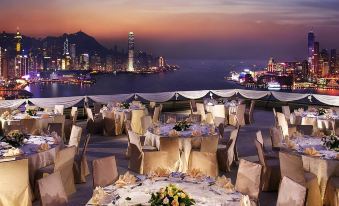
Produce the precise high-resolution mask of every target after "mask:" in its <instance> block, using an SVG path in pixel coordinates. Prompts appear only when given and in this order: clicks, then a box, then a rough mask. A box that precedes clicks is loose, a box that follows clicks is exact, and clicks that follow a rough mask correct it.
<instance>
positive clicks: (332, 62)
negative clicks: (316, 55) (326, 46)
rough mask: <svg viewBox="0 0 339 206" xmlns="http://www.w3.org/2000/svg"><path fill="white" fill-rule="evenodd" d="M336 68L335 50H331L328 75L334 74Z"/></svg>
mask: <svg viewBox="0 0 339 206" xmlns="http://www.w3.org/2000/svg"><path fill="white" fill-rule="evenodd" d="M336 66H337V50H336V49H331V58H330V74H335V73H336Z"/></svg>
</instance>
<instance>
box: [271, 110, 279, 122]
mask: <svg viewBox="0 0 339 206" xmlns="http://www.w3.org/2000/svg"><path fill="white" fill-rule="evenodd" d="M272 110H273V117H274V126H278V117H277V112H276V110H275V108H274V107H273V109H272Z"/></svg>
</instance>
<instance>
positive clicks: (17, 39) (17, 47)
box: [14, 27, 22, 55]
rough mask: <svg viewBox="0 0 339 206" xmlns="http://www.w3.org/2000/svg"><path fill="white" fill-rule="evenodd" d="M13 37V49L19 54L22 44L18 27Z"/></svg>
mask: <svg viewBox="0 0 339 206" xmlns="http://www.w3.org/2000/svg"><path fill="white" fill-rule="evenodd" d="M14 39H15V51H16V54H17V55H20V54H21V49H22V45H21V40H22V36H21V34H20V31H19V27H18V28H17V31H16V35H15V37H14Z"/></svg>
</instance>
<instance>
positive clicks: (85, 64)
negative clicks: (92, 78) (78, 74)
mask: <svg viewBox="0 0 339 206" xmlns="http://www.w3.org/2000/svg"><path fill="white" fill-rule="evenodd" d="M79 64H80V65H79V66H80V68H81V69H83V70H89V54H87V53H84V54H81V55H80V62H79Z"/></svg>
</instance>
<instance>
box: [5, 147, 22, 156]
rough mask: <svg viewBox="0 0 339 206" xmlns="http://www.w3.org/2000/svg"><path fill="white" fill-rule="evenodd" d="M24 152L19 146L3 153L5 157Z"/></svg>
mask: <svg viewBox="0 0 339 206" xmlns="http://www.w3.org/2000/svg"><path fill="white" fill-rule="evenodd" d="M21 154H23V152H22V150H21V149H19V148H11V149H9V150H7V152H6V153H4V154H3V156H4V157H11V156H16V155H21Z"/></svg>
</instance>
